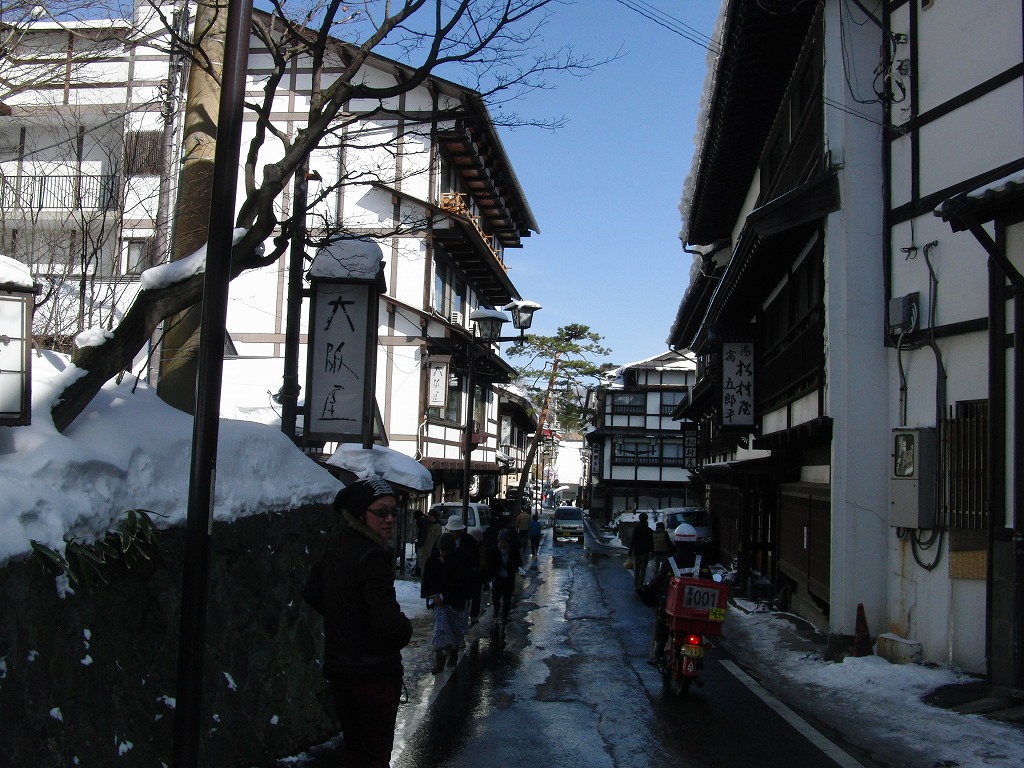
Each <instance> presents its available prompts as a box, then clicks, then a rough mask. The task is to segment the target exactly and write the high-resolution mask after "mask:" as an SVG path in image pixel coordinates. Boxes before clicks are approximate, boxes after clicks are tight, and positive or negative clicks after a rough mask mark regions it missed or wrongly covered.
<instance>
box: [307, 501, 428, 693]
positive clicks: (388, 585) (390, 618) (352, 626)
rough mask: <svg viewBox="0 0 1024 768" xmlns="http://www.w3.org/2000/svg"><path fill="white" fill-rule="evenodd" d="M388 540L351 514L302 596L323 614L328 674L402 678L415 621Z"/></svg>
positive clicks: (343, 520)
mask: <svg viewBox="0 0 1024 768" xmlns="http://www.w3.org/2000/svg"><path fill="white" fill-rule="evenodd" d="M392 560H393V555H392V552H391V549H390V548H389V547H388V542H386V541H384V540H383V539H381V538H380V537H379V536H378V535H377V534H376V533H374V532H373V530H371V529H370V528H369V527H368V526H366V525H365V524H364V523H363V522H362V521H360V520H358V519H357V518H355V517H353V516H352V515H351V514H349V513H348V512H347V511H346V510H342V511H341V530H339V531H338V533H337V534H335V536H334V538H333V539H331V542H330V543H329V544H328V546H327V553H326V554H325V555H324V557H323V560H321V561H320V563H318V564H317V566H315V567H314V568H313V570H312V572H311V573H310V575H309V579H308V581H307V583H306V589H305V590H304V591H303V596H304V597H305V598H306V599H307V601H309V603H310V604H311V605H313V607H314V608H316V609H317V610H319V611H320V612H321V613H322V614H323V615H324V674H325V675H326V676H327V677H329V678H334V677H337V678H344V679H347V680H352V681H367V682H368V681H372V680H381V679H389V678H393V677H399V678H400V677H401V676H402V654H401V650H402V648H404V647H405V646H406V645H408V644H409V640H410V639H411V638H412V623H411V622H410V621H409V619H408V618H407V617H406V615H405V614H404V613H402V609H401V607H400V606H399V604H398V598H397V597H396V595H395V577H394V571H393V569H392Z"/></svg>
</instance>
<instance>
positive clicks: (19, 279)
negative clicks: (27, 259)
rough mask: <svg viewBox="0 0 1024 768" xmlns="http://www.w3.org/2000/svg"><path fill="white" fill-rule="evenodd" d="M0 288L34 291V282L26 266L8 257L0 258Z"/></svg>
mask: <svg viewBox="0 0 1024 768" xmlns="http://www.w3.org/2000/svg"><path fill="white" fill-rule="evenodd" d="M0 287H4V288H8V287H9V288H11V289H15V290H17V289H23V290H25V291H29V292H31V291H34V290H35V282H34V281H33V280H32V273H31V272H30V271H29V268H28V265H27V264H23V263H22V262H20V261H18V260H17V259H12V258H11V257H10V256H0Z"/></svg>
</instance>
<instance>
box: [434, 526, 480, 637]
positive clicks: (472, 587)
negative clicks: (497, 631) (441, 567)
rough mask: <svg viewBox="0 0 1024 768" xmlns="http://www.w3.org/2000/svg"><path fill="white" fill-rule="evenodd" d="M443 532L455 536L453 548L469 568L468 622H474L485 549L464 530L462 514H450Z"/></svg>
mask: <svg viewBox="0 0 1024 768" xmlns="http://www.w3.org/2000/svg"><path fill="white" fill-rule="evenodd" d="M444 530H445V533H450V534H451V535H452V536H453V537H454V538H455V549H456V552H457V555H458V557H460V558H462V559H463V561H464V562H465V563H466V567H467V568H468V569H469V577H468V581H469V585H468V589H469V596H470V605H469V623H470V624H476V623H477V621H478V620H479V618H480V590H481V588H482V587H483V565H484V559H485V558H486V556H487V552H486V550H483V549H481V547H480V545H479V544H478V543H477V540H476V539H474V538H473V535H472V534H470V533H467V532H466V524H465V523H464V522H462V515H452V516H451V517H449V518H448V522H447V523H445V525H444Z"/></svg>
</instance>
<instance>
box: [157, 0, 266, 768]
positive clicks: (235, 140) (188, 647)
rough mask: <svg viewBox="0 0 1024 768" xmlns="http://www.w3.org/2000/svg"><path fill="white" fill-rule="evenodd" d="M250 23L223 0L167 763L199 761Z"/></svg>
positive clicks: (245, 5) (186, 767)
mask: <svg viewBox="0 0 1024 768" xmlns="http://www.w3.org/2000/svg"><path fill="white" fill-rule="evenodd" d="M251 22H252V3H251V2H246V1H245V0H228V24H227V36H226V39H225V55H224V70H223V81H222V82H223V85H222V88H221V94H220V124H219V126H218V129H217V134H218V135H217V149H216V154H215V156H214V166H213V196H212V200H211V205H210V229H209V233H210V234H209V243H208V246H207V255H206V280H205V283H204V286H203V309H202V322H201V325H200V328H201V331H202V337H201V338H202V343H201V345H200V349H199V380H198V382H197V391H196V416H195V421H194V426H193V433H192V472H191V477H190V478H189V495H188V516H187V519H186V528H185V554H184V562H183V565H182V589H181V633H180V640H179V648H178V688H177V704H176V710H175V723H174V758H173V763H172V764H173V766H175V768H193V767H194V766H197V765H198V763H199V733H200V730H201V727H202V723H201V721H202V716H201V715H202V702H203V659H204V653H203V651H204V648H205V646H206V606H207V597H208V594H207V593H208V588H209V584H208V582H209V550H210V534H211V532H212V528H213V502H214V486H215V482H216V473H217V437H218V433H219V427H220V388H221V381H222V379H223V373H224V333H225V329H226V326H227V301H228V286H229V284H230V282H231V246H232V217H231V216H228V215H226V214H227V212H229V211H234V210H235V190H236V188H237V185H238V158H239V156H240V154H241V146H242V112H243V99H244V96H245V73H246V69H247V63H248V59H249V27H250V24H251Z"/></svg>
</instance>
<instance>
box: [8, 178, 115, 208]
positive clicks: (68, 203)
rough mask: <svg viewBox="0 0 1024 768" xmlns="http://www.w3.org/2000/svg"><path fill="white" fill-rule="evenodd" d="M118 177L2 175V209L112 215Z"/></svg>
mask: <svg viewBox="0 0 1024 768" xmlns="http://www.w3.org/2000/svg"><path fill="white" fill-rule="evenodd" d="M116 203H117V176H116V175H115V174H102V175H95V176H92V175H90V176H87V175H76V176H7V175H3V174H0V208H2V209H3V210H8V211H9V210H15V209H22V210H32V211H83V210H84V211H89V210H92V211H111V210H114V209H115V208H116Z"/></svg>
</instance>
